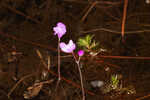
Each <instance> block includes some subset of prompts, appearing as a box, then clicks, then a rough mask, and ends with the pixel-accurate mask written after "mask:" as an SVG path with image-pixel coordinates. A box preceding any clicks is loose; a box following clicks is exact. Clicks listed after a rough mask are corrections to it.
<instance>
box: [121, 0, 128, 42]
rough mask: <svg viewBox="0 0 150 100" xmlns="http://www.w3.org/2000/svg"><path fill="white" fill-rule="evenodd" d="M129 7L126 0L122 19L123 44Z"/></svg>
mask: <svg viewBox="0 0 150 100" xmlns="http://www.w3.org/2000/svg"><path fill="white" fill-rule="evenodd" d="M127 7H128V0H124V8H123V18H122V29H121V36H122V42H123V43H124V42H125V40H124V30H125V21H126V15H127Z"/></svg>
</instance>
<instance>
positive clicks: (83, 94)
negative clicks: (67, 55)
mask: <svg viewBox="0 0 150 100" xmlns="http://www.w3.org/2000/svg"><path fill="white" fill-rule="evenodd" d="M72 55H73V57H74V59H75V61H76V63H77V66H78V71H79V74H80V82H81V89H82V96H83V98H82V100H85V91H84V86H83V78H82V72H81V69H80V57H79V59H78V60H77V58H76V57H75V55H74V53H73V52H72Z"/></svg>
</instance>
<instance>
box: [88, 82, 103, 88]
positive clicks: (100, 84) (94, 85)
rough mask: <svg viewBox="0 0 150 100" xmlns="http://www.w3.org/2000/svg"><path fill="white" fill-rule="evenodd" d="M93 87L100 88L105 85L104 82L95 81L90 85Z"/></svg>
mask: <svg viewBox="0 0 150 100" xmlns="http://www.w3.org/2000/svg"><path fill="white" fill-rule="evenodd" d="M90 84H91V85H92V87H94V88H96V87H98V88H100V87H102V86H103V85H104V82H103V81H100V80H95V81H91V83H90Z"/></svg>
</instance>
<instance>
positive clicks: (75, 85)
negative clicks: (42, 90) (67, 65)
mask: <svg viewBox="0 0 150 100" xmlns="http://www.w3.org/2000/svg"><path fill="white" fill-rule="evenodd" d="M36 53H37V55H38V56H39V53H40V52H39V50H36ZM40 55H41V54H40ZM39 57H40V59H41V58H42V57H41V56H39ZM41 62H42V63H43V65H44V67H45V68H46V69H47V65H46V63H45V62H44V60H43V59H41ZM47 70H48V69H47ZM48 72H50V73H51V74H52V75H54V76H57V77H58V74H56V73H55V72H53V71H51V70H48ZM61 79H62V80H64V81H66V82H67V83H68V84H71V85H72V86H74V87H76V88H79V89H81V87H80V85H78V84H76V83H74V82H73V81H71V80H68V79H66V78H65V77H63V76H61ZM85 91H86V92H87V93H88V94H89V95H93V96H94V95H95V94H94V93H93V92H90V91H87V90H85Z"/></svg>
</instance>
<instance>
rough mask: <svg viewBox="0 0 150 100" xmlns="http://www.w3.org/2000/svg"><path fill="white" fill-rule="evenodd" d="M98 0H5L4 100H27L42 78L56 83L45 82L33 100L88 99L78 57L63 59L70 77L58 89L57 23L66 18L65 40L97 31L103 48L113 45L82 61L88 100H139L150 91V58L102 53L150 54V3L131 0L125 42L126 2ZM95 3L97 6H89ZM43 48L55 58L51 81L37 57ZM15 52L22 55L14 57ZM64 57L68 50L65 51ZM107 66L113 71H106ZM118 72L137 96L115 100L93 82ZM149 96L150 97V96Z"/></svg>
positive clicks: (1, 12)
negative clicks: (137, 99)
mask: <svg viewBox="0 0 150 100" xmlns="http://www.w3.org/2000/svg"><path fill="white" fill-rule="evenodd" d="M95 1H96V0H0V100H7V99H10V100H24V97H23V94H24V93H25V91H27V88H28V87H30V86H33V84H34V83H35V81H36V80H39V81H47V80H53V82H51V83H47V84H44V85H43V87H42V88H41V90H40V92H39V93H38V94H37V96H33V97H32V98H30V99H32V100H81V99H82V92H81V89H80V78H79V74H78V69H77V66H76V63H75V62H74V59H72V57H65V58H63V57H62V59H61V75H62V77H64V78H63V80H62V81H61V82H60V83H59V86H58V89H57V90H56V83H57V78H58V77H57V37H56V36H54V35H53V27H54V26H55V25H56V23H57V22H60V21H61V22H63V23H65V25H66V26H67V34H66V35H65V36H63V38H62V41H65V42H67V41H68V40H70V39H72V40H74V41H77V39H78V38H79V37H82V36H85V35H86V34H94V35H95V38H94V39H95V40H96V41H98V42H99V43H100V47H102V48H105V49H107V52H105V53H102V54H99V55H98V56H95V57H93V58H91V57H88V56H86V55H85V56H84V57H83V59H81V63H82V64H83V69H82V73H83V78H84V88H85V89H86V90H87V91H86V100H136V98H139V97H143V96H146V95H148V94H149V93H150V85H149V84H150V74H149V73H150V67H149V66H150V61H149V58H147V59H145V58H144V59H137V58H134V59H128V58H127V59H122V58H117V59H116V58H108V57H106V58H104V57H102V56H134V57H141V56H142V57H150V52H149V51H150V46H149V45H150V35H149V32H150V30H149V29H150V14H149V10H150V4H146V3H145V0H129V2H128V9H127V19H126V24H125V37H124V38H125V42H124V43H122V41H121V24H122V15H123V7H124V2H120V1H121V0H109V1H105V0H97V1H99V3H98V4H96V5H93V4H94V2H95ZM122 1H123V0H122ZM92 5H93V6H94V7H93V8H92V9H91V10H89V8H90V7H91V6H92ZM88 11H89V13H87V12H88ZM86 14H87V16H86ZM37 49H38V50H39V51H40V52H41V54H42V56H43V59H44V61H45V62H47V57H48V56H50V58H51V59H50V60H51V64H50V67H51V69H50V70H49V76H48V77H47V78H45V79H41V76H42V72H43V71H48V70H47V68H45V67H44V65H43V63H42V61H41V59H40V58H39V56H38V55H37V53H36V50H37ZM12 52H17V53H18V54H17V55H15V56H12V55H10V54H12ZM75 52H76V51H75ZM61 55H66V54H64V53H62V52H61ZM10 60H12V61H10ZM106 68H109V69H110V70H109V71H105V69H106ZM30 74H31V75H30ZM112 74H121V75H122V76H123V77H122V79H121V80H122V82H123V85H124V86H127V85H133V86H134V87H135V89H136V94H133V95H127V94H122V95H119V96H116V97H113V98H111V96H110V94H105V95H104V94H102V93H101V91H100V89H99V88H93V87H92V86H91V85H90V82H91V81H92V80H102V81H105V82H106V81H108V80H109V79H110V76H111V75H112ZM28 75H30V76H29V77H27V78H24V77H26V76H28ZM14 78H17V80H15V79H14ZM20 80H22V81H21V82H20V83H19V84H17V87H16V88H15V89H14V90H13V91H12V88H13V87H14V86H15V85H16V83H17V82H19V81H20ZM11 91H12V92H11ZM88 91H89V92H88ZM9 93H10V96H9V98H8V94H9ZM143 100H148V97H147V98H146V99H143Z"/></svg>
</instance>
